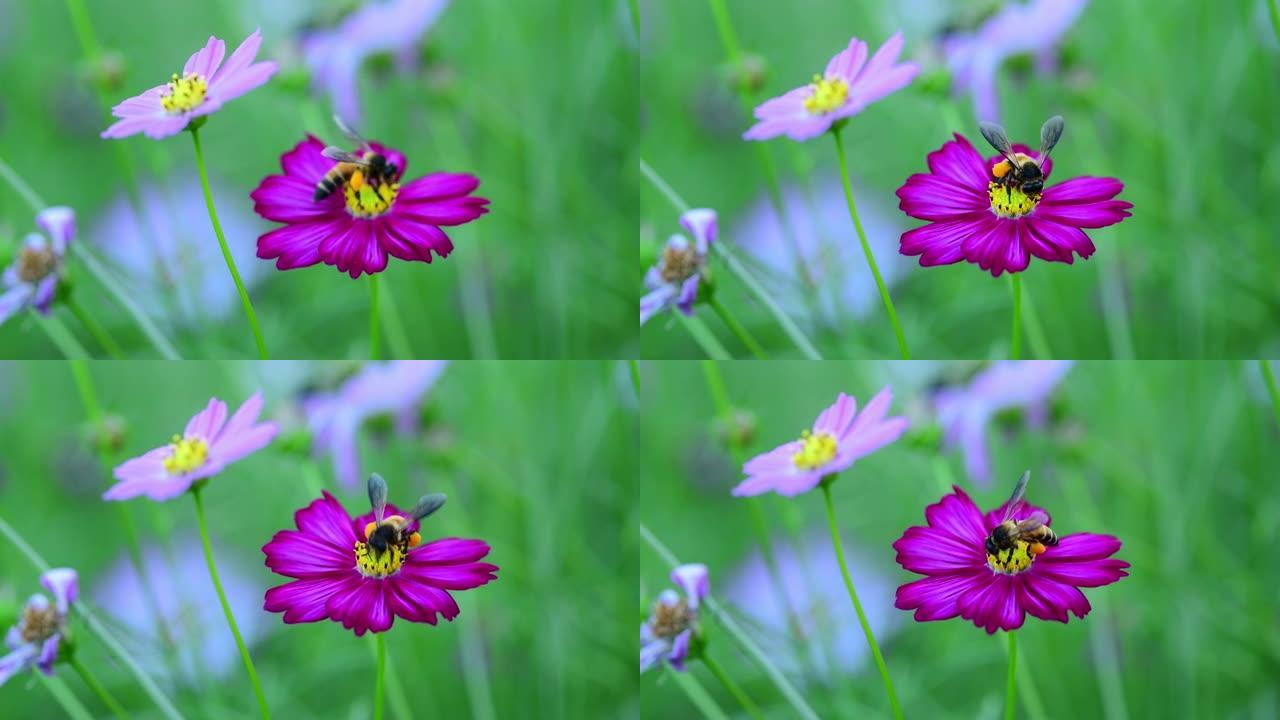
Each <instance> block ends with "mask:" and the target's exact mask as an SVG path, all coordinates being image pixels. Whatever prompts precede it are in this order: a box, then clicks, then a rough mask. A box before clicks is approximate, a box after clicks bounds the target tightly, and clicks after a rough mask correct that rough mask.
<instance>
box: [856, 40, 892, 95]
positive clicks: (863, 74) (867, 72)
mask: <svg viewBox="0 0 1280 720" xmlns="http://www.w3.org/2000/svg"><path fill="white" fill-rule="evenodd" d="M900 54H902V32H901V31H898V32H896V33H894V34H892V35H890V36H889V39H888V40H885V41H884V44H883V45H881V46H880V49H878V50H876V54H875V55H872V56H871V61H870V62H868V63H867V64H866V65H865V66H863V68H862V70H861V71H860V72H859V73H858V75H857V77H855V78H854V79H853V81H852V82H851V83H850V84H854V83H857V84H859V85H861V84H863V83H865V82H874V81H875V80H876V79H877V78H878V77H880V76H882V75H884V74H885V73H887V72H889V71H890V70H891V69H892V68H893V65H894V63H896V62H897V61H898V56H899V55H900Z"/></svg>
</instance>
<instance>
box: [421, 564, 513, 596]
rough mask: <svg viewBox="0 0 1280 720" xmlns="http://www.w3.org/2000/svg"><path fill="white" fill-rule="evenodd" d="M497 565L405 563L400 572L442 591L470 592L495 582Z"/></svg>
mask: <svg viewBox="0 0 1280 720" xmlns="http://www.w3.org/2000/svg"><path fill="white" fill-rule="evenodd" d="M497 571H498V566H497V565H491V564H489V563H463V564H459V565H416V564H413V563H407V564H406V565H405V567H404V569H403V570H402V571H401V572H402V573H403V574H405V575H408V576H411V577H413V578H414V579H415V580H418V581H420V582H423V583H425V584H427V585H430V586H432V587H438V588H442V589H444V590H470V589H471V588H475V587H480V586H481V585H484V584H485V583H488V582H492V581H494V580H497V579H498V578H497V576H496V575H494V573H495V572H497Z"/></svg>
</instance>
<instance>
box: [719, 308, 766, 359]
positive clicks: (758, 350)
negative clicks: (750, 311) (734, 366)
mask: <svg viewBox="0 0 1280 720" xmlns="http://www.w3.org/2000/svg"><path fill="white" fill-rule="evenodd" d="M707 304H708V305H710V306H711V309H712V310H715V311H716V315H719V316H720V320H721V321H722V322H723V323H724V324H725V327H727V328H729V331H730V332H732V333H733V334H734V335H737V336H738V339H739V340H741V341H742V344H743V345H746V346H747V350H749V351H751V354H752V355H754V356H755V357H756V359H757V360H768V359H769V356H768V355H766V354H765V352H764V348H762V347H760V343H758V342H756V339H755V338H754V337H752V336H751V333H749V332H747V329H746V328H745V327H743V326H742V323H740V322H738V319H737V318H735V317H734V316H733V314H732V313H730V312H729V308H727V307H725V306H724V305H723V304H722V303H721V302H720V301H719V300H717V299H716V296H715V295H711V296H710V297H708V298H707Z"/></svg>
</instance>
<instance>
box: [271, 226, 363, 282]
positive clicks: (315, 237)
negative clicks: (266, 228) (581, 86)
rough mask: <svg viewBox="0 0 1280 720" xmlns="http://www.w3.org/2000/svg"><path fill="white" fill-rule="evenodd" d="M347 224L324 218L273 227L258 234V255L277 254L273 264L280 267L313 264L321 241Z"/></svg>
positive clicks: (274, 255)
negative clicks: (317, 220)
mask: <svg viewBox="0 0 1280 720" xmlns="http://www.w3.org/2000/svg"><path fill="white" fill-rule="evenodd" d="M347 222H351V221H350V220H348V221H347ZM346 224H347V223H344V222H342V221H335V220H324V221H321V222H315V223H306V224H300V225H286V226H284V227H281V228H276V229H275V230H272V231H271V232H268V233H267V234H265V235H263V236H262V237H260V238H258V257H260V258H262V259H264V260H271V259H275V258H279V259H278V260H276V267H277V268H279V269H281V270H292V269H294V268H300V267H308V266H310V265H315V264H316V263H318V262H320V260H321V258H320V243H322V242H324V240H325V239H326V238H328V237H331V236H332V235H334V234H335V233H341V232H344V228H345V226H346Z"/></svg>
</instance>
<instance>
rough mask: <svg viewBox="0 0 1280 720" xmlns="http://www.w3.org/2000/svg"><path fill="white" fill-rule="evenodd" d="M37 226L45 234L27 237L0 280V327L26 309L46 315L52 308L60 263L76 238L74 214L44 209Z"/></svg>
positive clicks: (60, 269)
mask: <svg viewBox="0 0 1280 720" xmlns="http://www.w3.org/2000/svg"><path fill="white" fill-rule="evenodd" d="M36 225H38V226H40V229H41V230H43V231H44V232H45V234H44V235H41V234H40V233H34V232H33V233H30V234H29V235H27V237H26V239H25V240H24V241H23V243H22V248H21V249H20V250H18V257H17V258H15V259H14V261H13V264H12V265H10V266H9V267H7V268H5V271H4V276H3V278H2V279H0V324H2V323H4V321H5V320H8V319H9V318H10V317H12V316H13V315H14V313H17V312H18V311H19V310H22V309H23V308H28V307H30V308H33V309H35V310H36V311H37V312H39V313H40V314H42V315H48V314H49V308H50V307H51V306H52V305H53V298H54V294H55V291H56V290H57V289H58V281H59V280H60V279H61V278H62V261H63V258H64V257H65V256H66V254H67V247H68V246H69V245H70V244H71V241H72V240H73V239H75V236H76V214H75V211H73V210H72V209H71V208H69V207H51V208H45V209H44V210H41V211H40V212H39V214H37V215H36ZM46 236H47V237H46Z"/></svg>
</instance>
